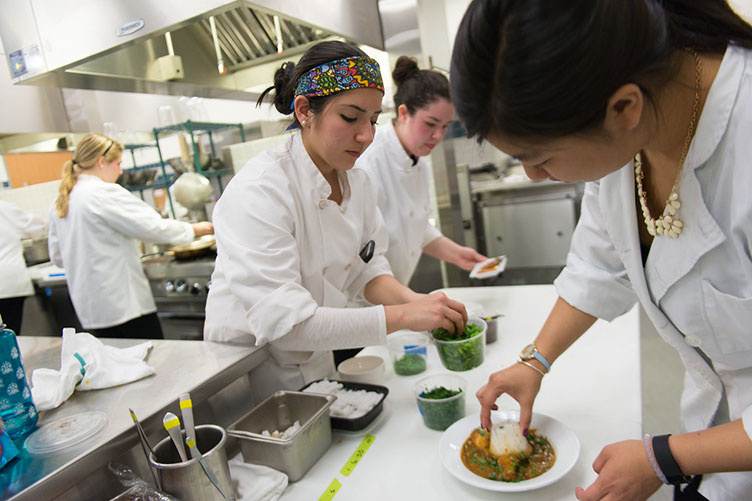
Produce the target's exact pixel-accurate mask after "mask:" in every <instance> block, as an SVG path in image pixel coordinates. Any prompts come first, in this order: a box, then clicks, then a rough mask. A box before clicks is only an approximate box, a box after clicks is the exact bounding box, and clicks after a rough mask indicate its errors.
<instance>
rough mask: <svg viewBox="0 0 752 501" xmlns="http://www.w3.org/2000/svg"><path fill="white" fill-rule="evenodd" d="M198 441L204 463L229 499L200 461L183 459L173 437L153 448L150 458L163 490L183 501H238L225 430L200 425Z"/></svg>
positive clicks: (213, 426) (197, 429)
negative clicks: (226, 450) (213, 481)
mask: <svg viewBox="0 0 752 501" xmlns="http://www.w3.org/2000/svg"><path fill="white" fill-rule="evenodd" d="M183 439H185V432H183ZM195 440H196V443H197V444H198V448H199V450H200V451H201V454H202V455H203V459H204V461H205V462H206V464H207V465H208V466H209V468H211V470H212V471H213V472H214V475H215V476H216V477H217V480H218V482H219V486H220V487H221V488H222V491H223V492H224V493H225V494H227V495H228V496H229V497H228V498H223V497H222V494H220V492H219V490H218V489H217V488H216V487H215V486H214V484H212V482H211V480H210V479H209V477H208V476H207V474H206V473H205V472H204V469H203V468H202V467H201V465H200V464H199V461H198V458H192V459H189V460H188V461H181V460H180V456H179V455H178V451H177V449H175V445H174V444H173V443H172V440H171V439H170V437H166V438H164V439H162V441H160V442H159V443H158V444H157V445H156V447H154V452H153V454H150V455H149V462H150V463H151V464H152V466H154V467H156V468H157V471H158V472H159V476H160V479H161V480H162V489H163V490H164V491H165V492H167V493H169V494H172V495H173V496H175V497H177V498H178V499H180V500H181V501H194V500H195V501H212V500H223V499H235V497H234V495H233V493H234V491H233V488H232V480H231V479H230V467H229V466H228V464H227V454H226V452H225V442H226V441H227V434H226V433H225V430H224V429H223V428H222V427H220V426H216V425H213V424H202V425H198V426H196V438H195Z"/></svg>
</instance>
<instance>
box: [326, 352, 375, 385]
mask: <svg viewBox="0 0 752 501" xmlns="http://www.w3.org/2000/svg"><path fill="white" fill-rule="evenodd" d="M337 371H338V372H339V375H340V379H342V380H343V381H351V382H353V383H379V382H381V380H382V379H383V377H384V359H383V358H381V357H377V356H373V355H364V356H362V357H352V358H348V359H347V360H343V361H342V362H340V364H339V365H338V366H337Z"/></svg>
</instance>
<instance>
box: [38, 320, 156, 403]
mask: <svg viewBox="0 0 752 501" xmlns="http://www.w3.org/2000/svg"><path fill="white" fill-rule="evenodd" d="M151 347H152V342H151V341H147V342H145V343H140V344H137V345H135V346H131V347H130V348H115V347H113V346H107V345H105V344H104V343H102V341H100V340H99V339H97V338H96V337H94V336H92V335H91V334H89V333H88V332H78V333H77V332H76V331H75V330H74V329H63V346H62V350H61V353H60V370H59V371H56V370H54V369H36V370H35V371H34V372H33V373H32V374H31V384H32V388H31V395H32V398H33V399H34V405H36V407H37V410H38V411H46V410H49V409H54V408H55V407H57V406H58V405H60V404H62V403H63V402H65V401H66V400H67V399H68V397H70V396H71V395H72V394H73V391H74V390H98V389H101V388H109V387H112V386H118V385H121V384H125V383H131V382H133V381H137V380H139V379H141V378H144V377H146V376H151V375H152V374H154V373H156V370H154V368H153V367H151V366H150V365H149V364H147V363H146V362H144V358H146V354H147V353H148V352H149V349H150V348H151Z"/></svg>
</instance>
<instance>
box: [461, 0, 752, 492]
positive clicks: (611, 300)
mask: <svg viewBox="0 0 752 501" xmlns="http://www.w3.org/2000/svg"><path fill="white" fill-rule="evenodd" d="M450 78H451V82H452V94H453V96H454V102H455V106H456V107H457V111H458V113H459V115H460V117H461V119H462V120H463V121H464V122H465V124H466V126H467V130H468V132H469V133H470V134H472V135H474V136H478V137H483V138H486V139H488V140H489V141H490V142H491V143H492V144H494V145H495V146H496V147H497V148H499V149H500V150H502V151H504V152H506V153H508V154H510V155H513V156H515V157H517V158H520V159H521V160H522V163H523V166H524V168H525V171H526V173H527V174H528V176H530V177H531V178H533V179H546V178H549V179H554V180H562V181H570V182H571V181H588V183H587V186H586V189H585V194H584V198H583V201H582V216H581V218H580V221H579V222H578V225H577V229H576V231H575V233H574V236H573V240H572V246H571V250H570V253H569V256H568V258H567V265H566V268H565V269H564V271H563V272H562V273H561V275H560V276H559V277H558V278H557V279H556V281H555V286H556V289H557V292H558V294H559V299H558V300H557V302H556V304H555V305H554V307H553V309H552V311H551V313H550V315H549V317H548V320H547V321H546V322H545V324H544V325H543V327H542V329H541V330H540V332H539V334H538V336H537V337H536V338H535V339H534V340H532V341H533V343H532V344H531V345H529V346H527V347H526V348H525V349H523V351H522V353H521V354H520V359H519V363H515V364H514V365H512V366H510V367H508V368H506V369H503V370H501V371H499V372H496V373H494V374H492V375H491V376H490V378H489V380H488V383H487V384H486V385H485V386H484V387H483V388H481V389H480V390H479V391H478V393H477V395H478V398H479V400H480V402H481V405H482V411H481V423H482V425H483V426H486V427H487V426H489V425H490V419H489V416H490V411H491V410H492V409H495V408H496V404H495V401H496V399H497V398H498V397H499V395H501V394H502V393H508V394H509V395H511V396H512V397H514V398H515V399H516V400H517V401H518V402H519V403H520V409H521V419H520V421H521V424H520V426H521V427H522V428H523V430H524V429H526V428H527V427H528V425H529V423H530V417H531V412H532V406H533V402H534V400H535V397H536V395H537V393H538V390H539V388H540V385H541V382H542V380H543V379H545V378H546V377H556V370H555V368H554V369H552V373H551V375H548V376H544V375H545V374H547V373H548V371H549V367H550V365H551V364H553V362H554V361H555V360H556V359H557V358H558V357H559V356H560V355H562V353H563V352H564V351H565V350H566V349H567V347H569V346H570V345H571V344H572V343H573V342H574V341H575V340H576V339H577V338H578V337H579V336H580V335H582V334H583V333H584V332H585V331H586V330H587V329H588V328H589V327H590V326H591V325H592V324H593V322H595V320H596V319H597V318H603V319H606V320H610V319H613V318H615V317H617V316H618V315H621V314H622V313H624V312H626V311H628V310H629V309H630V308H631V307H632V306H633V304H634V303H635V302H636V301H639V302H640V304H641V305H642V306H643V308H644V309H645V311H646V312H647V314H648V316H649V317H650V319H651V320H652V322H653V324H654V325H655V327H656V328H657V330H658V332H659V333H660V335H661V337H662V338H663V339H664V340H665V341H666V342H667V343H669V344H670V345H671V346H673V347H674V348H675V349H676V350H677V351H678V353H679V355H680V357H681V359H682V361H683V362H684V366H685V368H686V377H685V385H684V392H683V395H682V410H681V417H682V424H683V428H684V430H683V431H684V433H680V432H679V430H674V431H675V432H677V434H674V435H671V436H670V437H669V436H667V435H661V436H658V437H645V439H644V440H625V441H623V442H618V443H616V444H612V445H609V446H607V447H606V448H604V449H603V450H602V451H601V453H600V454H599V455H598V457H597V458H596V459H595V462H594V463H593V469H594V470H595V471H596V472H597V473H598V478H597V479H596V480H595V482H594V483H593V484H592V485H590V486H583V487H584V488H583V487H578V488H577V490H576V496H577V498H578V499H580V500H583V501H593V500H600V499H602V500H617V499H619V500H643V499H646V498H647V497H648V496H650V495H651V494H652V493H653V492H655V491H656V490H657V489H658V487H659V486H660V485H661V482H664V483H669V484H674V485H676V486H677V487H676V488H675V492H676V496H677V499H704V498H703V497H701V496H702V495H704V496H706V497H707V498H708V499H712V500H714V501H721V500H737V499H749V497H750V492H752V331H750V325H752V257H751V252H750V242H752V197H750V195H749V193H750V188H752V164H750V159H751V158H752V141H750V137H751V136H750V133H751V131H752V27H750V25H749V24H747V23H746V22H744V21H743V20H742V19H740V18H739V17H738V16H737V15H736V14H735V13H734V12H733V11H732V10H731V8H730V7H729V6H728V5H727V4H726V2H725V1H723V0H708V1H705V2H695V1H693V0H663V1H657V0H625V1H621V2H600V1H597V0H591V1H581V2H576V3H571V2H548V3H547V4H546V8H545V9H539V6H538V3H537V2H509V1H501V0H475V1H473V2H472V4H471V5H470V6H469V8H468V10H467V12H466V14H465V16H464V18H463V21H462V23H461V25H460V28H459V31H458V34H457V39H456V41H455V46H454V52H453V55H452V66H451V73H450ZM592 355H593V356H594V357H618V356H619V354H618V353H593V354H592ZM582 370H587V367H583V368H582ZM609 376H613V377H621V375H618V374H613V375H605V374H593V377H597V378H603V377H609ZM581 404H582V405H583V406H587V402H586V401H584V402H581ZM718 472H726V473H718ZM728 472H736V473H728ZM700 475H704V478H703V477H701V476H700ZM687 484H688V485H687ZM698 484H699V488H698Z"/></svg>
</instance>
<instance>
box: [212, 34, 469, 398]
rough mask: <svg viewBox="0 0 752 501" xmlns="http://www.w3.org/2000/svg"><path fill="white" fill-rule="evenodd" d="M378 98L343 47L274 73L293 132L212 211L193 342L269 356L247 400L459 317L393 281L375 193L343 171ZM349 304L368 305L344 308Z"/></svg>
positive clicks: (372, 69) (366, 71)
mask: <svg viewBox="0 0 752 501" xmlns="http://www.w3.org/2000/svg"><path fill="white" fill-rule="evenodd" d="M383 88H384V87H383V83H382V80H381V74H380V72H379V68H378V63H377V62H376V61H375V60H373V59H371V58H369V57H368V56H367V55H366V54H365V53H364V52H363V51H362V50H360V49H359V48H357V47H355V46H352V45H349V44H345V43H342V42H322V43H319V44H316V45H315V46H313V47H311V48H310V49H308V50H307V51H306V53H305V54H304V55H303V56H302V57H301V59H300V61H299V62H298V63H297V64H294V63H291V62H288V63H285V64H283V65H282V67H281V68H279V69H278V70H277V71H276V73H275V76H274V87H273V89H274V106H275V107H276V109H277V110H278V111H280V112H281V113H283V114H292V115H293V125H292V126H291V127H293V128H294V129H295V131H294V132H293V133H292V134H291V136H290V137H289V139H287V140H286V141H285V142H284V143H282V144H281V145H280V146H278V147H276V148H272V149H270V150H267V151H265V152H263V153H261V154H260V155H259V156H257V157H255V158H253V159H251V160H250V161H249V162H248V163H247V164H246V165H245V166H244V167H243V169H242V170H241V171H240V172H239V173H238V174H236V175H235V177H234V178H233V179H232V180H231V181H230V183H228V186H227V188H226V189H225V191H224V193H223V194H222V197H221V198H220V200H219V201H218V202H217V205H216V207H215V209H214V213H213V214H214V222H215V225H216V238H217V261H216V265H215V268H214V273H213V274H212V287H211V289H210V291H209V297H208V299H207V305H206V324H205V329H204V339H206V340H209V341H223V342H230V343H239V344H256V345H258V346H261V345H266V346H268V349H269V355H270V357H269V358H268V359H267V360H266V361H265V362H264V363H263V364H262V365H261V366H260V367H259V368H257V369H256V370H254V371H253V373H252V374H251V378H252V381H253V384H252V388H253V391H254V397H255V398H256V400H259V399H261V398H263V397H265V396H266V395H268V394H270V393H272V392H274V391H276V390H279V389H299V388H301V387H302V386H303V385H304V384H305V383H307V382H310V381H313V380H315V379H320V378H323V377H325V376H332V375H333V373H334V365H333V362H332V353H331V351H330V350H332V349H342V348H352V347H358V346H365V345H375V344H383V343H385V341H386V335H387V333H390V332H393V331H395V330H398V329H403V328H412V329H414V330H426V329H429V328H435V327H439V326H443V327H445V328H448V329H450V330H454V329H455V328H462V326H463V325H464V322H465V320H466V319H467V314H466V312H465V309H464V307H463V306H462V305H461V304H460V303H457V302H456V301H452V300H450V299H448V298H447V297H446V296H444V295H443V294H440V293H439V294H432V295H429V296H426V295H422V294H416V293H415V292H413V291H411V290H410V289H409V288H407V287H405V286H403V285H401V284H400V283H399V282H397V280H395V279H394V277H393V276H392V275H391V273H390V270H389V264H388V262H387V260H386V258H385V257H384V252H385V250H386V247H387V244H388V235H387V232H386V228H385V227H384V224H383V220H382V218H381V215H380V213H379V211H378V207H377V205H376V195H375V190H374V189H373V186H372V185H371V184H370V181H369V179H368V175H367V174H366V173H365V172H363V171H360V170H357V169H355V170H351V169H352V167H353V164H354V163H355V160H356V159H357V158H358V157H359V156H360V155H361V154H362V153H363V151H365V149H366V148H367V147H368V145H369V144H370V143H371V141H372V140H373V134H374V125H375V123H376V120H377V118H378V116H379V113H380V112H381V99H382V96H383ZM271 90H272V88H269V89H267V91H266V92H264V93H263V94H262V96H261V98H260V99H259V102H261V101H262V100H263V99H264V97H265V96H266V95H267V93H268V92H269V91H271ZM356 297H364V298H365V299H367V300H368V301H369V302H370V303H372V304H374V305H378V306H371V307H366V308H350V309H348V308H346V306H347V303H348V300H350V299H352V298H356Z"/></svg>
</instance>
